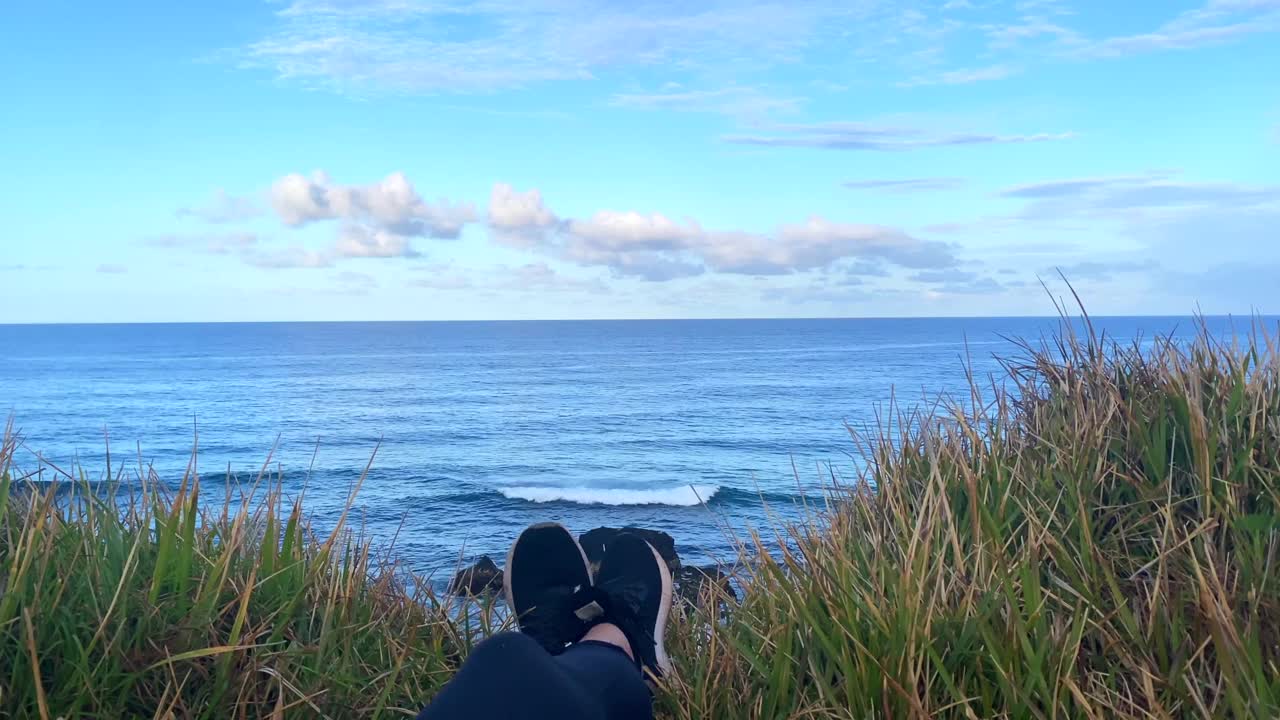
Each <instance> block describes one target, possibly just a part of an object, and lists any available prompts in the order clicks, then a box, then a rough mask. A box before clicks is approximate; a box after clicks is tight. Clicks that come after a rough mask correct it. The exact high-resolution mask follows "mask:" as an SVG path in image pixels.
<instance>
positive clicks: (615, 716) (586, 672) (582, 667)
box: [555, 624, 653, 720]
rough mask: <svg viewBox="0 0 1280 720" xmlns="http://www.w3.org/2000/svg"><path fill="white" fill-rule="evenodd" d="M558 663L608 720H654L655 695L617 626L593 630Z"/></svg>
mask: <svg viewBox="0 0 1280 720" xmlns="http://www.w3.org/2000/svg"><path fill="white" fill-rule="evenodd" d="M555 662H556V664H557V665H559V666H560V667H561V668H562V669H563V670H564V671H565V673H566V674H568V675H569V677H572V678H574V679H575V680H576V681H578V682H580V683H581V684H582V687H583V691H584V692H585V693H586V694H588V695H590V696H592V697H594V698H595V701H596V704H598V705H599V706H600V707H601V708H602V709H603V710H604V717H605V718H608V720H652V718H653V695H652V693H651V692H650V691H649V686H648V684H647V683H645V681H644V676H643V675H641V673H640V668H639V667H638V666H637V665H636V662H635V660H634V659H632V655H631V646H630V645H629V644H628V643H627V639H626V636H624V635H623V634H622V631H621V630H619V629H618V627H617V626H616V625H610V624H602V625H596V626H595V627H593V628H591V630H590V631H588V632H587V634H586V635H585V636H584V637H583V638H582V640H580V641H579V642H577V643H575V644H574V645H571V646H570V647H569V649H568V650H565V651H564V653H562V654H560V655H558V656H556V657H555Z"/></svg>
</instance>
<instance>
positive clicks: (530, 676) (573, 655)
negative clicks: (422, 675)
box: [418, 632, 653, 720]
mask: <svg viewBox="0 0 1280 720" xmlns="http://www.w3.org/2000/svg"><path fill="white" fill-rule="evenodd" d="M462 718H466V719H467V720H526V719H527V720H652V718H653V700H652V697H651V696H650V694H649V687H648V686H647V685H646V684H645V682H644V679H643V678H642V677H641V675H640V671H639V670H638V669H637V668H636V665H635V663H634V662H632V660H631V658H630V657H628V656H627V654H626V653H625V652H623V651H622V649H621V648H619V647H617V646H615V645H609V644H608V643H602V642H596V641H594V640H586V641H583V642H580V643H578V644H576V645H573V646H572V647H570V648H569V649H568V650H565V651H564V652H563V653H561V654H560V655H551V654H550V653H548V652H547V651H546V650H543V649H542V648H541V647H540V646H539V645H538V643H536V642H534V641H533V640H532V639H530V638H529V637H528V636H525V635H521V634H520V633H516V632H506V633H501V634H498V635H494V636H493V637H491V638H489V639H488V640H485V641H484V642H482V643H480V644H479V645H477V646H476V648H475V650H472V651H471V655H470V656H469V657H468V658H467V661H466V662H464V663H463V664H462V667H461V668H460V669H459V670H458V674H457V675H455V676H454V677H453V679H452V680H450V681H449V683H448V684H447V685H445V686H444V688H443V689H442V690H441V691H440V694H439V695H437V696H436V697H435V699H434V700H432V701H431V704H430V705H428V706H427V707H426V708H424V709H423V710H422V712H421V713H420V714H419V715H418V720H455V719H459V720H460V719H462Z"/></svg>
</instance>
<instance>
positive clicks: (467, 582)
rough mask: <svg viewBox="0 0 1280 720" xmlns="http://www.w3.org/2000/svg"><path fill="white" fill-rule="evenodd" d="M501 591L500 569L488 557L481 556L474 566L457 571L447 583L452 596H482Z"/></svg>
mask: <svg viewBox="0 0 1280 720" xmlns="http://www.w3.org/2000/svg"><path fill="white" fill-rule="evenodd" d="M501 591H502V568H500V567H498V566H497V564H496V563H494V562H493V559H492V558H490V557H489V556H488V555H481V556H480V559H479V560H477V561H476V563H475V564H474V565H472V566H471V567H469V568H463V569H462V570H459V571H458V574H457V575H454V576H453V580H452V581H450V583H449V592H450V593H453V594H454V595H483V594H485V593H490V592H494V593H496V592H501Z"/></svg>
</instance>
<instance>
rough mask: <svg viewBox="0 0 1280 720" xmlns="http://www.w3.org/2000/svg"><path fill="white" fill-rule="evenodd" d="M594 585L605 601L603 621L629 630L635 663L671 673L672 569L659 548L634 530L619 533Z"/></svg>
mask: <svg viewBox="0 0 1280 720" xmlns="http://www.w3.org/2000/svg"><path fill="white" fill-rule="evenodd" d="M595 587H596V592H597V596H598V597H601V599H602V602H601V605H602V606H603V614H602V615H601V617H600V618H599V620H601V621H603V622H608V623H612V624H614V625H616V626H618V629H619V630H621V631H622V633H623V634H624V635H626V637H627V642H628V643H629V644H630V645H631V655H632V657H633V658H635V661H636V664H637V665H639V666H640V667H641V668H642V669H644V670H647V671H648V672H650V673H652V674H653V675H654V676H657V677H661V676H662V675H664V674H669V673H670V672H671V660H670V659H669V658H668V657H667V651H666V649H665V648H664V647H663V645H662V637H663V634H664V632H665V631H666V629H667V617H668V615H670V613H671V572H670V571H669V570H668V569H667V563H666V562H665V561H664V560H663V559H662V556H661V555H659V554H658V551H657V550H654V549H653V546H652V545H650V544H649V543H647V542H645V541H644V540H642V539H640V538H639V537H637V536H635V535H632V534H630V533H623V534H621V535H618V536H617V537H615V538H614V539H613V541H612V542H610V543H609V546H608V547H606V548H605V551H604V558H603V559H602V560H601V561H600V570H599V571H598V572H597V573H596V578H595Z"/></svg>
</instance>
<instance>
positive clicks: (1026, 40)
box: [0, 0, 1280, 323]
mask: <svg viewBox="0 0 1280 720" xmlns="http://www.w3.org/2000/svg"><path fill="white" fill-rule="evenodd" d="M4 14H5V20H4V22H3V23H0V67H2V68H3V70H0V98H2V99H0V167H3V170H4V171H3V172H0V210H2V211H3V220H4V224H3V227H0V323H14V322H164V321H256V320H469V319H554V318H682V317H831V316H839V317H863V316H983V315H1001V316H1003V315H1047V314H1053V312H1054V307H1053V302H1052V298H1054V297H1061V296H1063V294H1064V293H1066V292H1067V288H1066V286H1065V285H1064V284H1063V282H1062V280H1061V276H1065V277H1066V278H1067V279H1068V280H1069V281H1070V283H1071V284H1072V286H1074V288H1075V290H1076V291H1077V292H1078V293H1079V294H1080V296H1081V297H1082V299H1083V300H1084V302H1085V306H1086V307H1087V309H1088V310H1089V311H1090V312H1092V313H1094V314H1173V315H1185V314H1190V313H1192V312H1196V311H1200V312H1204V313H1209V314H1217V313H1237V314H1247V313H1251V312H1261V313H1276V312H1280V0H1159V1H1157V0H1149V1H1142V2H1127V3H1116V2H1113V1H1110V0H1107V1H1102V0H1075V1H1073V0H933V1H923V0H835V1H830V0H788V1H786V2H777V3H768V2H743V1H740V0H708V1H705V2H688V1H687V0H685V1H681V2H675V1H660V2H644V1H643V0H641V1H639V2H633V1H628V2H621V1H619V0H367V1H366V0H294V1H292V2H290V1H287V0H285V1H274V2H259V1H253V2H241V1H239V0H227V1H225V2H218V3H174V2H163V3H161V2H156V3H150V2H61V1H60V0H46V1H43V2H35V3H14V4H11V5H10V6H9V7H7V8H6V10H5V13H4ZM1046 286H1047V287H1046Z"/></svg>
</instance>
